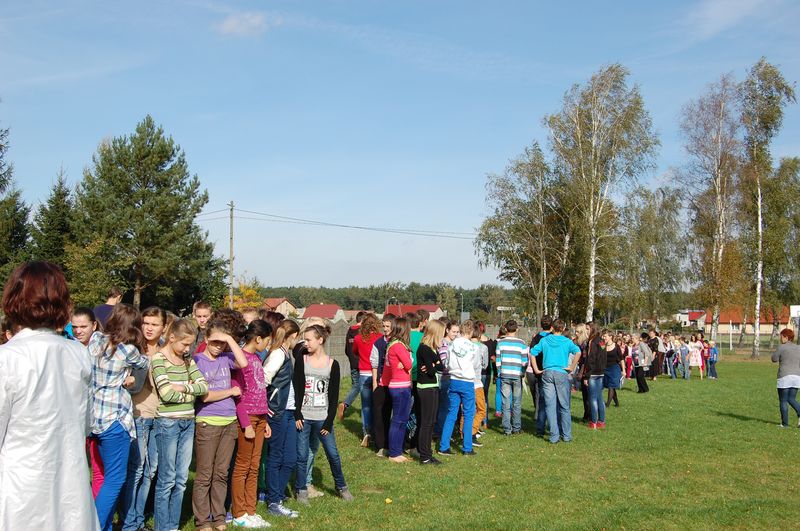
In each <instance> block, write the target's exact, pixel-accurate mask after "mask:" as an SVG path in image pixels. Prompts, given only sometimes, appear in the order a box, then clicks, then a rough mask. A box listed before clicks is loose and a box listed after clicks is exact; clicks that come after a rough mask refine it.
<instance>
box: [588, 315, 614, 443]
mask: <svg viewBox="0 0 800 531" xmlns="http://www.w3.org/2000/svg"><path fill="white" fill-rule="evenodd" d="M613 344H614V343H613V341H612V339H611V332H610V331H609V330H603V331H602V332H601V333H599V334H596V337H595V338H594V339H592V340H590V341H589V352H588V355H587V357H586V363H585V364H584V376H583V384H584V387H586V389H587V391H588V394H589V414H590V417H589V429H590V430H596V429H598V428H600V429H602V428H605V427H606V407H605V404H604V403H603V378H604V376H605V372H606V365H607V361H608V355H607V352H608V351H607V350H606V345H609V346H611V345H613Z"/></svg>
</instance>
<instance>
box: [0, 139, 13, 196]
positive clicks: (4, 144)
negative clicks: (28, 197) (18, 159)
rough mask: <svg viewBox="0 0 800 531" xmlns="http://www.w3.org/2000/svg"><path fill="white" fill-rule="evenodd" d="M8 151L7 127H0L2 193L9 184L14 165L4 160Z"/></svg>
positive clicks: (0, 183) (0, 180) (0, 191)
mask: <svg viewBox="0 0 800 531" xmlns="http://www.w3.org/2000/svg"><path fill="white" fill-rule="evenodd" d="M6 153H8V128H5V129H2V128H0V194H2V193H4V192H5V191H6V189H7V188H8V185H9V184H11V176H12V174H13V172H14V167H13V166H12V165H11V163H9V162H8V161H6Z"/></svg>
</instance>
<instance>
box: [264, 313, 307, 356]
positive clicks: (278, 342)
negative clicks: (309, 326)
mask: <svg viewBox="0 0 800 531" xmlns="http://www.w3.org/2000/svg"><path fill="white" fill-rule="evenodd" d="M314 326H318V325H314ZM299 333H300V327H299V326H297V323H295V322H294V321H292V320H291V319H284V320H283V321H281V324H280V325H278V328H276V329H275V334H274V335H273V336H272V345H270V347H269V349H270V350H271V351H272V350H277V349H279V348H281V347H282V346H283V342H284V341H286V338H287V337H289V336H291V335H292V334H299Z"/></svg>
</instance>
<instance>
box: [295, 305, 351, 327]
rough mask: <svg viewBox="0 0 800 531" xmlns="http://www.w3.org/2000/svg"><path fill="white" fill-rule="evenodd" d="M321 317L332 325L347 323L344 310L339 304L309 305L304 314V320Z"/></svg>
mask: <svg viewBox="0 0 800 531" xmlns="http://www.w3.org/2000/svg"><path fill="white" fill-rule="evenodd" d="M309 317H321V318H323V319H327V320H328V321H331V322H332V323H335V322H337V321H345V320H346V318H345V316H344V310H342V308H341V307H340V306H339V305H338V304H322V303H319V304H309V305H308V306H307V307H306V309H305V311H304V312H303V319H308V318H309Z"/></svg>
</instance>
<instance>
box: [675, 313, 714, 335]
mask: <svg viewBox="0 0 800 531" xmlns="http://www.w3.org/2000/svg"><path fill="white" fill-rule="evenodd" d="M706 315H707V314H706V312H704V311H702V310H678V313H676V314H675V315H673V316H672V319H673V320H675V321H676V322H678V323H680V325H681V326H682V327H683V328H690V329H692V330H703V327H704V326H705V322H706V319H707V317H706Z"/></svg>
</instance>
